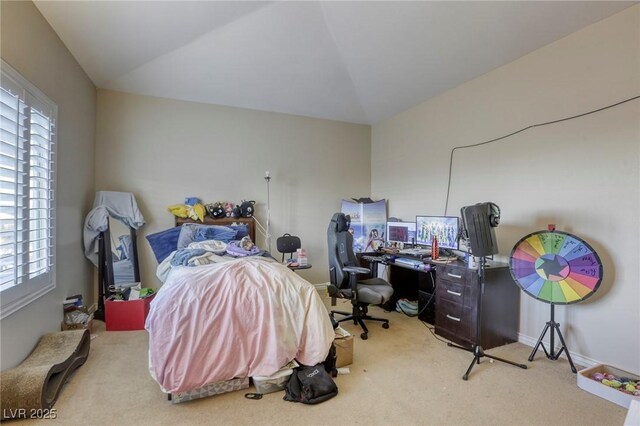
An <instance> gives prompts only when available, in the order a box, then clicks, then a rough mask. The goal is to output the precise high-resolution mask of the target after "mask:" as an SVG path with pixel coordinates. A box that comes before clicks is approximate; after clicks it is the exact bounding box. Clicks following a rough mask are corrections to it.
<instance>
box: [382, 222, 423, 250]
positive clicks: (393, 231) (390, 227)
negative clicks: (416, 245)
mask: <svg viewBox="0 0 640 426" xmlns="http://www.w3.org/2000/svg"><path fill="white" fill-rule="evenodd" d="M415 239H416V223H415V222H387V242H388V243H389V245H396V244H397V243H403V244H413V242H414V241H415Z"/></svg>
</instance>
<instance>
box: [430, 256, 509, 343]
mask: <svg viewBox="0 0 640 426" xmlns="http://www.w3.org/2000/svg"><path fill="white" fill-rule="evenodd" d="M484 289H485V290H484V295H483V296H482V321H481V327H482V329H481V333H480V334H481V336H480V337H481V338H480V342H479V343H480V346H482V347H483V349H490V348H495V347H497V346H502V345H505V344H507V343H513V342H515V341H517V340H518V321H519V316H520V290H519V288H518V286H517V285H516V284H515V283H514V282H513V279H512V278H511V274H510V273H509V268H508V267H507V265H506V264H494V266H490V267H487V268H485V286H484ZM479 296H480V282H479V277H478V271H477V270H476V269H468V268H467V267H466V265H465V264H464V263H462V262H454V263H450V264H446V265H439V266H438V267H437V273H436V306H437V309H436V323H435V331H436V334H438V335H440V336H442V337H444V338H445V339H448V340H450V341H452V342H454V343H457V344H460V345H462V346H471V345H473V344H475V343H476V340H477V336H476V334H477V330H476V328H477V326H476V321H477V301H478V297H479Z"/></svg>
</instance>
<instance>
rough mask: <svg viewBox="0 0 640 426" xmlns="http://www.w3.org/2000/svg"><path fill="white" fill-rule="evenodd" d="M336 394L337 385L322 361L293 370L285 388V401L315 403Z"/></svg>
mask: <svg viewBox="0 0 640 426" xmlns="http://www.w3.org/2000/svg"><path fill="white" fill-rule="evenodd" d="M337 394H338V386H336V384H335V382H334V381H333V379H332V378H331V376H330V375H329V373H327V370H325V367H324V365H323V364H322V363H320V364H317V365H314V366H313V367H305V366H300V367H298V368H296V369H294V370H293V374H291V378H290V379H289V382H288V383H287V387H286V388H285V395H284V398H283V399H284V400H285V401H292V402H302V403H303V404H317V403H319V402H323V401H326V400H327V399H330V398H333V397H334V396H336V395H337Z"/></svg>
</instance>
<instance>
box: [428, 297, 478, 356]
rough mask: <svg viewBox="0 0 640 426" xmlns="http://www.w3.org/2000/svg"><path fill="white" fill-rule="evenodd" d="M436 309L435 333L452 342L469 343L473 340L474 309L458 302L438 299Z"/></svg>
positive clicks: (474, 326) (474, 328)
mask: <svg viewBox="0 0 640 426" xmlns="http://www.w3.org/2000/svg"><path fill="white" fill-rule="evenodd" d="M437 306H438V309H437V310H436V334H439V335H441V336H442V337H445V338H447V339H449V340H451V341H453V342H456V343H460V344H465V345H470V344H473V343H474V342H475V335H476V321H475V309H472V308H465V307H463V306H462V304H460V303H454V302H452V301H450V300H443V299H438V305H437Z"/></svg>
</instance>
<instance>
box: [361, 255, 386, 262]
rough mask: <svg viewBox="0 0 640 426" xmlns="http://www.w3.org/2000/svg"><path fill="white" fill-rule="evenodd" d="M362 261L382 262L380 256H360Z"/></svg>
mask: <svg viewBox="0 0 640 426" xmlns="http://www.w3.org/2000/svg"><path fill="white" fill-rule="evenodd" d="M362 260H366V261H367V262H382V256H369V255H364V256H362Z"/></svg>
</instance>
